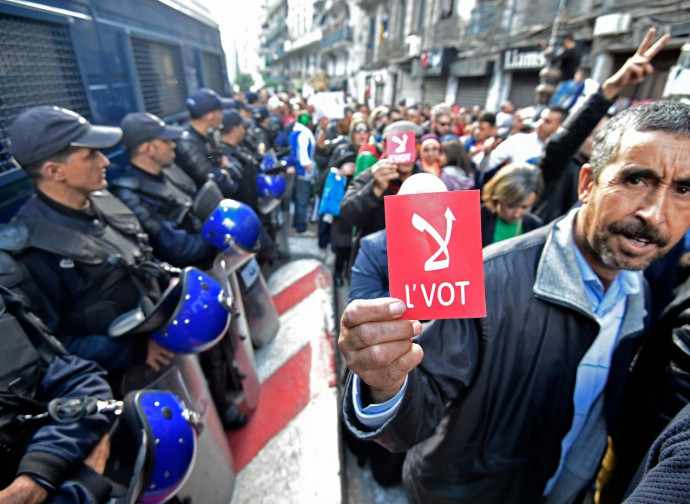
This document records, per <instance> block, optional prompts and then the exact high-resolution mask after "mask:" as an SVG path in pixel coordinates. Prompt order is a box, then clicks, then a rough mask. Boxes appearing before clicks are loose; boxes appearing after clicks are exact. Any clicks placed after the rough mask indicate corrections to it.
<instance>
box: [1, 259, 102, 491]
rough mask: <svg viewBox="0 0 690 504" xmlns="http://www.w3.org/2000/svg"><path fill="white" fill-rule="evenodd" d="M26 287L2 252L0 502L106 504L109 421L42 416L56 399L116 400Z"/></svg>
mask: <svg viewBox="0 0 690 504" xmlns="http://www.w3.org/2000/svg"><path fill="white" fill-rule="evenodd" d="M25 283H27V279H25V278H23V272H22V268H20V266H19V265H18V264H17V263H15V262H14V260H13V259H12V258H11V257H10V256H9V255H8V254H6V253H5V252H2V251H0V333H1V334H2V339H3V348H4V350H5V351H3V352H2V353H1V354H0V369H2V373H1V374H2V376H1V377H0V448H1V449H2V457H0V502H26V503H40V502H71V503H75V504H82V503H83V504H95V503H103V502H107V501H108V498H109V497H110V493H111V485H110V483H109V482H108V480H106V479H105V478H103V477H101V475H102V474H103V470H104V468H105V463H106V460H107V458H108V454H109V450H110V443H109V438H108V436H107V434H106V430H107V428H108V425H109V420H108V418H107V417H106V416H105V415H103V414H100V413H96V414H91V415H87V416H84V417H82V418H75V420H74V421H72V422H69V423H60V422H57V421H55V420H52V419H50V418H40V416H41V415H43V414H44V412H45V411H46V409H47V403H48V402H49V401H52V400H56V399H59V400H70V399H72V400H74V399H81V398H83V397H86V396H88V397H95V398H98V399H100V400H109V399H112V396H113V395H112V391H111V390H110V387H109V386H108V382H107V381H106V379H105V372H104V371H103V369H102V368H100V367H99V366H97V365H96V364H94V363H93V362H89V361H85V360H83V359H80V358H79V357H76V356H71V355H67V352H66V351H65V349H64V347H62V345H61V344H60V343H59V342H58V341H57V340H56V339H55V338H54V337H53V336H52V335H51V334H49V333H48V332H47V330H46V328H45V326H44V325H43V323H42V322H41V321H40V320H39V319H38V317H36V316H35V315H34V314H33V313H32V312H31V311H29V309H28V307H27V306H26V304H25V302H24V300H23V297H22V296H21V294H22V292H21V289H19V288H18V287H20V286H21V285H22V284H25ZM24 415H32V416H33V417H35V419H34V420H26V419H23V417H24Z"/></svg>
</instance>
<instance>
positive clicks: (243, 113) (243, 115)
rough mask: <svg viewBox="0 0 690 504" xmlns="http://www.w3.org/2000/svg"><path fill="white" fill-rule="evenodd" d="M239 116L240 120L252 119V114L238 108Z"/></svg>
mask: <svg viewBox="0 0 690 504" xmlns="http://www.w3.org/2000/svg"><path fill="white" fill-rule="evenodd" d="M239 112H240V115H241V116H242V119H251V118H252V113H251V112H249V111H248V110H245V109H244V108H242V107H240V110H239Z"/></svg>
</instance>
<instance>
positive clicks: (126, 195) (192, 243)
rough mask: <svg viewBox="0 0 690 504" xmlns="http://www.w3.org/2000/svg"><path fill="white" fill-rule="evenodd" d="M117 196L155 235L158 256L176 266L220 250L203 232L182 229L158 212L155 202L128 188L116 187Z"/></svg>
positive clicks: (196, 262)
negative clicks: (148, 200) (153, 203)
mask: <svg viewBox="0 0 690 504" xmlns="http://www.w3.org/2000/svg"><path fill="white" fill-rule="evenodd" d="M113 193H114V194H115V196H117V197H118V198H120V199H121V200H122V201H123V202H124V203H125V204H126V205H127V206H128V207H129V208H131V209H132V211H133V212H134V214H135V215H136V216H137V219H139V222H141V226H142V227H143V228H144V230H145V231H146V234H148V235H149V236H150V237H151V241H152V243H153V249H154V252H155V254H156V257H158V258H160V259H162V260H163V261H167V262H169V263H170V264H172V265H173V266H177V267H180V268H184V267H185V266H189V265H193V264H198V263H199V262H201V261H204V260H206V259H208V258H210V257H211V256H213V255H214V254H215V252H216V249H215V248H214V247H213V245H211V244H210V243H208V242H207V241H206V240H204V238H203V237H202V236H201V234H199V233H189V232H187V231H185V230H184V229H179V228H178V227H177V225H176V224H175V223H174V222H172V221H170V220H167V219H165V218H164V216H163V215H161V214H160V213H158V211H157V210H156V208H155V207H154V206H153V205H150V204H149V203H147V202H146V201H145V200H144V199H142V198H141V196H140V195H139V194H138V193H136V192H135V191H132V190H130V189H126V188H119V187H117V188H113Z"/></svg>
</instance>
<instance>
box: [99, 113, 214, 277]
mask: <svg viewBox="0 0 690 504" xmlns="http://www.w3.org/2000/svg"><path fill="white" fill-rule="evenodd" d="M120 127H121V128H122V144H123V145H124V147H125V149H126V150H127V152H128V153H129V159H130V165H129V166H127V167H126V168H124V169H123V170H121V171H120V172H118V173H117V174H116V176H115V177H114V178H113V180H112V182H111V184H110V190H111V191H112V192H113V194H115V196H117V197H118V198H120V199H121V200H122V201H124V202H125V204H126V205H127V206H128V207H129V208H130V209H131V210H132V211H133V212H134V213H135V215H136V216H137V218H138V219H139V222H141V225H142V227H143V228H144V231H146V233H147V234H148V235H149V237H150V239H151V243H152V245H153V250H154V252H155V254H156V256H157V257H159V258H161V259H163V260H165V261H168V262H170V263H171V264H173V265H175V266H178V267H180V268H184V267H185V266H191V265H197V266H199V267H201V268H202V269H206V266H208V264H207V263H208V261H210V260H212V259H213V257H215V255H216V254H217V249H216V248H215V247H213V246H212V245H211V244H210V243H208V242H207V241H206V240H205V239H204V238H203V237H202V236H201V234H200V232H201V227H202V225H203V222H202V221H201V219H202V217H201V216H196V215H194V213H193V209H192V206H193V201H194V197H195V196H196V194H197V189H196V184H195V183H194V181H193V180H192V179H191V178H189V176H188V175H187V174H186V173H185V172H184V171H182V170H181V169H180V168H179V167H178V166H176V165H175V164H174V161H175V141H176V140H177V139H179V137H180V135H181V134H182V131H183V130H182V128H178V127H175V126H169V125H167V124H165V123H164V122H163V121H162V120H161V119H160V118H159V117H156V116H155V115H153V114H149V113H145V112H135V113H132V114H128V115H127V116H126V117H125V118H124V119H123V120H122V123H121V124H120Z"/></svg>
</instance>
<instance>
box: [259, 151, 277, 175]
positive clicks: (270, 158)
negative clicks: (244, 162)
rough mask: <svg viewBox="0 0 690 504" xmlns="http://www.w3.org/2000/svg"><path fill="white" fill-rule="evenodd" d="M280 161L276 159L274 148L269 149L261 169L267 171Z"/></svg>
mask: <svg viewBox="0 0 690 504" xmlns="http://www.w3.org/2000/svg"><path fill="white" fill-rule="evenodd" d="M277 163H278V160H277V159H276V156H275V152H273V150H272V149H271V150H269V152H267V153H266V154H264V159H263V161H261V171H267V170H270V169H271V168H273V167H274V166H275V165H276V164H277Z"/></svg>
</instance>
